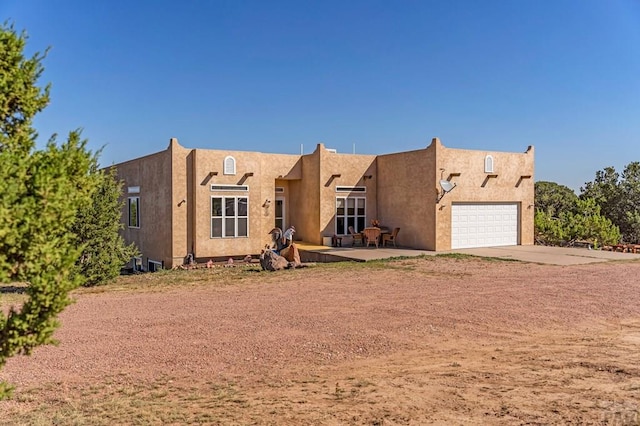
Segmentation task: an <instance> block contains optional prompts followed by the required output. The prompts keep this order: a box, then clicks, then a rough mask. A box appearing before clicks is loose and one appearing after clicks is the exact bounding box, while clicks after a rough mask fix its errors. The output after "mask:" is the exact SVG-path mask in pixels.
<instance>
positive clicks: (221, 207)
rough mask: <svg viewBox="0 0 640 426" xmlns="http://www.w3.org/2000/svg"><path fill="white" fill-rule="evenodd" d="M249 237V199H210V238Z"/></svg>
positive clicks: (213, 197)
mask: <svg viewBox="0 0 640 426" xmlns="http://www.w3.org/2000/svg"><path fill="white" fill-rule="evenodd" d="M248 236H249V198H248V197H215V196H212V197H211V238H238V237H248Z"/></svg>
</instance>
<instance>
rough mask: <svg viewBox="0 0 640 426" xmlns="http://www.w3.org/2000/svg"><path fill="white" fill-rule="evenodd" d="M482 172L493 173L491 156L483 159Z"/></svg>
mask: <svg viewBox="0 0 640 426" xmlns="http://www.w3.org/2000/svg"><path fill="white" fill-rule="evenodd" d="M484 172H485V173H493V157H492V156H491V155H487V156H486V157H484Z"/></svg>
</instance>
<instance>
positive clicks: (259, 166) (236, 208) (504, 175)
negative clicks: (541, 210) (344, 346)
mask: <svg viewBox="0 0 640 426" xmlns="http://www.w3.org/2000/svg"><path fill="white" fill-rule="evenodd" d="M113 167H115V168H116V169H117V174H118V177H119V179H121V180H123V181H124V191H125V193H124V197H125V198H126V200H125V206H124V208H123V212H122V217H123V221H124V224H125V229H124V230H123V236H124V238H125V240H126V241H127V242H135V243H136V245H137V246H138V248H139V250H140V252H141V253H142V258H141V259H138V265H139V266H141V267H142V268H143V269H148V270H155V269H158V268H159V267H164V268H170V267H173V266H176V265H179V264H182V263H183V261H184V259H185V256H187V255H188V254H192V255H193V256H194V257H195V258H196V259H208V258H218V257H228V256H243V255H246V254H257V253H259V252H260V250H261V249H262V248H263V247H264V246H265V244H266V243H267V242H269V241H270V240H269V235H267V234H268V233H269V231H270V230H271V229H272V228H273V227H274V226H278V227H280V228H282V229H284V228H286V227H287V226H289V225H295V227H296V234H295V237H296V239H298V240H303V241H307V242H310V243H314V244H322V243H323V237H331V236H334V235H338V236H345V237H344V239H343V240H344V241H345V242H346V240H348V238H349V237H348V228H349V226H353V227H354V229H355V230H356V231H361V230H362V229H363V228H365V227H366V226H369V224H370V222H371V220H372V219H378V220H379V221H380V223H381V224H382V225H385V226H388V227H390V228H395V227H399V228H401V232H400V233H399V234H398V236H397V244H398V245H401V246H403V247H408V248H415V249H423V250H436V251H441V250H449V249H452V248H464V247H483V246H499V245H517V244H522V245H527V244H533V218H534V208H533V201H534V185H533V171H534V150H533V148H532V147H529V148H528V149H527V150H526V152H524V153H506V152H485V151H476V150H460V149H450V148H446V147H445V146H443V145H442V144H441V142H440V141H439V140H438V139H437V138H434V139H433V141H432V143H431V144H430V145H429V146H428V147H426V148H424V149H420V150H415V151H407V152H400V153H394V154H386V155H356V154H340V153H337V152H335V150H330V149H327V148H325V147H324V145H323V144H318V145H317V147H316V149H315V151H314V152H313V153H311V154H306V155H285V154H268V153H261V152H246V151H220V150H208V149H188V148H184V147H182V146H181V145H180V144H179V143H178V141H177V139H171V141H170V143H169V147H168V148H167V149H166V150H164V151H161V152H158V153H155V154H151V155H148V156H145V157H141V158H137V159H134V160H131V161H127V162H124V163H120V164H117V165H114V166H113Z"/></svg>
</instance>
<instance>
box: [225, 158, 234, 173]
mask: <svg viewBox="0 0 640 426" xmlns="http://www.w3.org/2000/svg"><path fill="white" fill-rule="evenodd" d="M223 170H224V174H225V175H235V174H236V159H235V158H233V157H232V156H230V155H228V156H226V157H225V158H224V167H223Z"/></svg>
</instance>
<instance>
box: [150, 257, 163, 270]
mask: <svg viewBox="0 0 640 426" xmlns="http://www.w3.org/2000/svg"><path fill="white" fill-rule="evenodd" d="M161 269H162V262H157V261H155V260H151V259H149V260H147V271H149V272H156V271H160V270H161Z"/></svg>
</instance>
